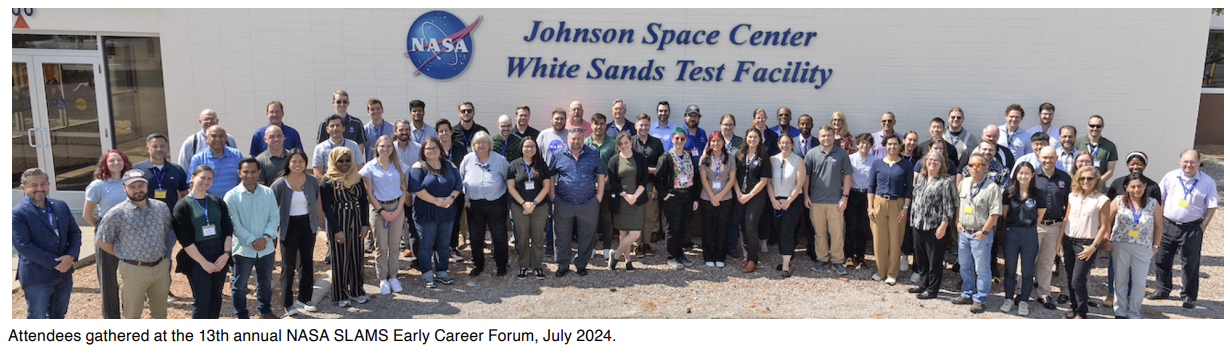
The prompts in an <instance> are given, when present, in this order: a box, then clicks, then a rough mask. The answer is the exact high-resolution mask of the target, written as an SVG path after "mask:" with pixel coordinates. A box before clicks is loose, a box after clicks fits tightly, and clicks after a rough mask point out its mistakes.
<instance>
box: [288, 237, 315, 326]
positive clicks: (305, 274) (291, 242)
mask: <svg viewBox="0 0 1230 360" xmlns="http://www.w3.org/2000/svg"><path fill="white" fill-rule="evenodd" d="M308 222H309V219H308V216H307V215H300V216H291V217H290V220H289V222H288V224H286V238H285V239H282V241H281V246H282V307H284V308H288V309H289V308H291V306H293V305H294V303H295V291H294V289H295V272H296V271H298V272H299V302H302V303H305V304H306V303H308V302H310V301H312V285H314V281H313V279H312V278H313V276H312V275H313V274H312V250H313V249H315V248H316V233H314V232H313V231H312V226H311V224H309V223H308Z"/></svg>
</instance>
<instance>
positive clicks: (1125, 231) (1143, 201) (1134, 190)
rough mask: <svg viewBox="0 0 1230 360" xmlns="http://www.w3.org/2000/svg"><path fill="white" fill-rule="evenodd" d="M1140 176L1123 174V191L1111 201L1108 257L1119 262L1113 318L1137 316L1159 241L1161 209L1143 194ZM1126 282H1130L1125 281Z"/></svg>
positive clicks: (1160, 238) (1142, 183)
mask: <svg viewBox="0 0 1230 360" xmlns="http://www.w3.org/2000/svg"><path fill="white" fill-rule="evenodd" d="M1143 178H1144V175H1141V174H1139V173H1132V174H1129V175H1128V176H1127V181H1126V182H1127V188H1126V189H1127V192H1126V193H1125V194H1124V195H1125V196H1120V197H1118V198H1116V199H1115V201H1113V202H1111V205H1110V213H1111V214H1112V216H1114V222H1115V225H1114V227H1113V228H1112V229H1111V233H1110V241H1111V244H1113V245H1111V246H1110V247H1111V257H1112V258H1114V259H1115V262H1116V263H1118V264H1119V266H1118V267H1116V268H1115V269H1114V270H1113V271H1114V272H1116V273H1117V274H1115V283H1116V284H1115V292H1116V293H1117V294H1115V300H1114V309H1115V318H1116V319H1139V318H1140V306H1141V303H1142V302H1143V301H1144V298H1145V281H1146V280H1147V277H1148V276H1149V260H1151V259H1152V258H1153V254H1156V253H1157V250H1158V248H1159V247H1160V245H1161V243H1162V231H1161V229H1159V228H1158V227H1157V225H1158V224H1161V223H1162V212H1161V211H1157V206H1158V204H1159V203H1158V201H1157V199H1154V198H1152V197H1149V196H1148V195H1146V194H1145V188H1146V187H1147V185H1146V184H1145V182H1144V180H1143ZM1129 283H1130V284H1129Z"/></svg>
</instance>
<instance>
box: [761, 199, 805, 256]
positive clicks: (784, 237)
mask: <svg viewBox="0 0 1230 360" xmlns="http://www.w3.org/2000/svg"><path fill="white" fill-rule="evenodd" d="M786 199H787V198H786V197H778V198H777V200H778V201H785V200H786ZM804 201H807V199H804V198H803V197H802V196H799V197H797V198H795V199H794V201H793V202H791V203H790V205H789V206H788V207H787V208H786V210H785V211H782V210H773V217H774V225H776V226H774V228H775V229H781V231H780V232H779V233H778V236H779V237H778V238H777V252H778V253H779V254H782V255H794V243H795V241H796V240H797V239H798V234H797V233H796V232H795V231H794V228H795V227H796V226H798V225H799V217H800V216H802V215H803V202H804ZM769 209H770V210H772V209H773V207H772V206H769Z"/></svg>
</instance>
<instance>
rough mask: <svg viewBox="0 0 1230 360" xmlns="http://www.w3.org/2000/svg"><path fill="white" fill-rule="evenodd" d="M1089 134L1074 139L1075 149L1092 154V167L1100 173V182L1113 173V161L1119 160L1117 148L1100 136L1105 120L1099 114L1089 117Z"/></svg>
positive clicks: (1108, 179) (1104, 181)
mask: <svg viewBox="0 0 1230 360" xmlns="http://www.w3.org/2000/svg"><path fill="white" fill-rule="evenodd" d="M1086 125H1087V126H1089V135H1086V136H1083V137H1081V138H1080V139H1076V144H1075V146H1076V150H1089V153H1090V154H1093V167H1096V168H1098V171H1099V172H1101V173H1102V183H1106V182H1107V181H1110V180H1111V176H1112V175H1114V174H1115V163H1117V162H1118V161H1119V149H1118V148H1117V147H1115V143H1114V142H1111V141H1110V140H1109V139H1107V138H1104V137H1102V131H1104V130H1105V126H1106V122H1105V121H1103V120H1102V117H1101V116H1099V115H1094V116H1090V117H1089V123H1088V124H1086Z"/></svg>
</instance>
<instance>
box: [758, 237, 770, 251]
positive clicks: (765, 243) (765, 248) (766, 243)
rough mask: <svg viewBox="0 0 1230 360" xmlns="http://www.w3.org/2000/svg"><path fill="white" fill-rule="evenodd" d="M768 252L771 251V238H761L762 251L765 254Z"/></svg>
mask: <svg viewBox="0 0 1230 360" xmlns="http://www.w3.org/2000/svg"><path fill="white" fill-rule="evenodd" d="M768 252H769V240H760V253H761V254H765V253H768Z"/></svg>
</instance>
